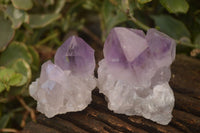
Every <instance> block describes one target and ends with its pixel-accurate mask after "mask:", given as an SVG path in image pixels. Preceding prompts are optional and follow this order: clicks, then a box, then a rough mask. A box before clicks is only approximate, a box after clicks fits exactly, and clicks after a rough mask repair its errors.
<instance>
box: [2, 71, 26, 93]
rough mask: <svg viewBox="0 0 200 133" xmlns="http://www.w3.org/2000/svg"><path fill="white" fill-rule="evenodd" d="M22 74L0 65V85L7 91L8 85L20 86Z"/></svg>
mask: <svg viewBox="0 0 200 133" xmlns="http://www.w3.org/2000/svg"><path fill="white" fill-rule="evenodd" d="M21 80H22V74H20V73H16V72H15V71H14V70H13V69H11V68H5V67H0V81H1V83H2V84H1V87H4V88H6V89H7V91H9V89H10V86H21V85H23V84H21Z"/></svg>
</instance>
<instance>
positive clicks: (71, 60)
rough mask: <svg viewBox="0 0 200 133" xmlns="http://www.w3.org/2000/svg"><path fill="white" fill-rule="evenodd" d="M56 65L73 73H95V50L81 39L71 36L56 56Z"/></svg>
mask: <svg viewBox="0 0 200 133" xmlns="http://www.w3.org/2000/svg"><path fill="white" fill-rule="evenodd" d="M54 59H55V64H56V65H58V66H59V67H61V68H62V69H63V70H70V71H72V73H75V74H76V73H79V74H80V73H93V71H94V68H95V59H94V50H93V49H92V48H91V47H90V46H89V45H88V44H87V43H86V42H85V41H84V40H83V39H81V38H80V37H77V36H71V37H70V38H69V39H67V40H66V41H65V42H64V43H63V45H62V46H60V48H58V50H57V52H56V55H55V58H54Z"/></svg>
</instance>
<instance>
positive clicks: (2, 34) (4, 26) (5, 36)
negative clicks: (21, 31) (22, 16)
mask: <svg viewBox="0 0 200 133" xmlns="http://www.w3.org/2000/svg"><path fill="white" fill-rule="evenodd" d="M0 27H1V28H0V52H1V51H3V50H5V48H6V47H7V45H8V44H9V42H10V41H11V40H12V39H13V37H14V34H15V31H14V30H13V29H12V27H11V22H10V21H9V20H6V19H4V17H3V15H2V14H1V13H0Z"/></svg>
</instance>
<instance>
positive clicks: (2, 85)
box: [0, 80, 6, 93]
mask: <svg viewBox="0 0 200 133" xmlns="http://www.w3.org/2000/svg"><path fill="white" fill-rule="evenodd" d="M5 89H6V87H5V85H4V83H3V82H2V81H1V80H0V93H1V92H2V91H4V90H5Z"/></svg>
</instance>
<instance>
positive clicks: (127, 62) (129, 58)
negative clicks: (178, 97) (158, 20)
mask: <svg viewBox="0 0 200 133" xmlns="http://www.w3.org/2000/svg"><path fill="white" fill-rule="evenodd" d="M175 49H176V44H175V42H174V40H173V39H171V38H170V37H168V36H167V35H165V34H163V33H161V32H159V31H157V30H156V29H149V30H148V31H147V34H146V36H145V34H144V33H143V31H141V30H135V29H128V28H120V27H117V28H114V29H112V30H111V32H110V34H109V35H108V38H107V39H106V42H105V45H104V59H103V60H101V61H100V62H99V69H98V87H99V89H100V92H101V93H104V94H105V96H106V97H107V100H108V108H109V109H111V110H113V111H114V112H116V113H123V114H127V115H140V116H143V117H145V118H147V119H151V120H153V121H155V122H157V123H160V124H163V125H166V124H168V123H169V122H170V120H171V118H172V115H171V112H172V109H173V106H174V95H173V91H172V90H171V88H170V86H169V84H168V82H169V79H170V76H171V72H170V65H171V63H172V61H173V60H174V58H175Z"/></svg>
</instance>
